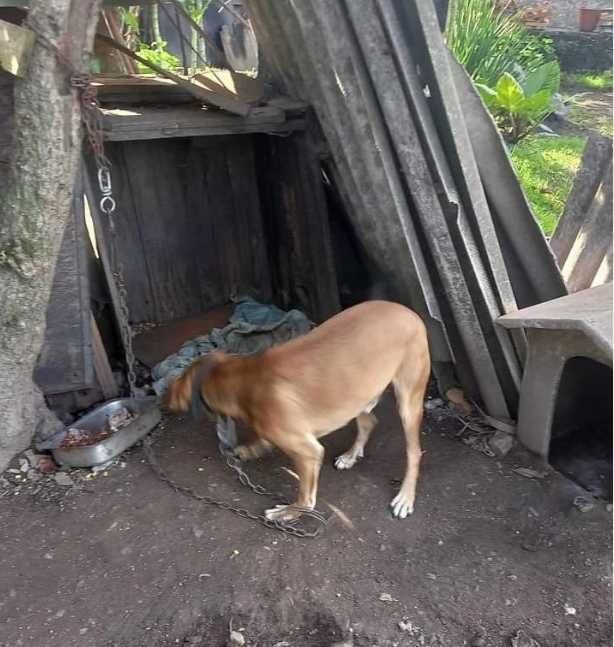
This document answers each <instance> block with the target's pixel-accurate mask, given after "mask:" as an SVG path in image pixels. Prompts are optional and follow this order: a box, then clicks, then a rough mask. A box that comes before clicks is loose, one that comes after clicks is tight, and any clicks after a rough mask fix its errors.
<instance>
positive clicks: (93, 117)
mask: <svg viewBox="0 0 614 647" xmlns="http://www.w3.org/2000/svg"><path fill="white" fill-rule="evenodd" d="M24 24H25V26H27V27H28V28H29V29H31V30H32V31H33V32H34V33H35V34H36V36H37V37H38V39H39V41H40V42H41V43H42V44H43V45H44V46H45V47H46V48H47V49H49V50H50V51H52V52H53V54H54V56H55V58H56V59H57V61H58V63H60V65H61V66H62V67H64V68H65V69H66V70H67V72H68V74H69V75H70V84H71V86H72V87H74V88H75V89H76V90H77V92H78V94H79V104H80V107H81V121H82V122H83V127H84V129H85V134H86V137H87V140H88V143H89V145H90V147H91V149H92V153H93V155H94V161H95V164H96V169H97V177H98V188H99V190H100V194H101V198H100V201H99V205H98V206H99V209H100V211H101V212H102V213H104V214H105V215H106V217H107V220H108V225H109V231H110V232H111V236H112V238H113V244H112V245H111V250H110V256H111V258H110V259H109V261H110V264H111V270H112V274H113V279H114V283H115V289H116V295H117V300H118V305H119V311H118V312H117V313H116V314H117V318H118V324H119V328H120V334H121V337H122V341H123V344H124V352H125V356H126V367H127V376H128V384H129V387H130V394H131V395H132V396H133V397H134V396H135V395H137V389H136V370H135V368H136V359H135V355H134V350H133V346H132V328H131V326H130V319H129V311H128V302H127V296H128V293H127V290H126V283H125V280H124V272H123V264H122V262H121V259H120V258H119V257H118V254H117V228H116V224H115V213H116V210H117V202H116V200H115V198H114V196H113V185H112V180H111V162H110V161H109V159H108V158H107V156H106V154H105V151H104V133H103V126H102V112H101V110H100V103H99V101H98V95H97V92H96V87H95V86H94V85H93V83H92V77H91V75H90V74H84V73H82V72H79V71H77V70H75V68H74V67H73V65H72V64H71V62H70V61H69V60H68V58H67V57H66V56H65V55H64V54H63V53H62V52H61V50H60V49H59V48H58V47H57V46H56V45H55V44H54V43H52V42H51V41H50V40H49V39H48V38H47V37H46V36H45V35H44V34H42V33H41V32H40V31H39V30H38V29H37V28H36V27H35V26H34V25H32V23H31V22H29V21H27V20H26V21H25V23H24ZM155 440H156V438H155V436H154V433H152V434H150V435H149V436H148V437H147V438H145V439H144V440H143V450H144V453H145V457H146V458H147V462H148V463H149V466H150V467H151V469H152V470H153V472H154V473H155V474H156V476H157V477H158V478H159V479H160V480H161V481H162V482H163V483H166V484H167V485H168V486H169V487H170V488H171V489H173V490H175V492H178V493H180V494H183V495H185V496H189V497H191V498H193V499H196V500H197V501H201V502H203V503H207V504H209V505H212V506H214V507H216V508H220V509H222V510H228V511H229V512H232V513H233V514H235V515H237V516H239V517H242V518H243V519H249V520H251V521H255V522H257V523H260V524H262V525H263V526H265V527H266V528H269V529H272V530H278V531H280V532H283V533H285V534H287V535H292V536H294V537H300V538H314V537H317V536H318V535H319V533H320V531H321V529H322V528H323V527H324V526H325V525H326V523H327V522H328V519H327V518H326V517H324V515H322V514H321V513H320V512H318V511H317V510H308V509H299V510H300V512H302V514H303V515H305V516H308V517H311V518H313V519H316V520H317V522H318V524H319V525H318V527H317V528H316V529H315V530H305V529H303V528H298V527H296V526H295V525H294V524H293V523H281V522H279V521H275V520H273V519H268V518H267V517H266V516H265V515H262V514H254V513H253V512H250V511H249V510H246V509H245V508H240V507H238V506H233V505H232V504H230V503H228V502H227V501H223V500H220V499H215V498H213V497H211V496H208V495H205V494H199V493H197V492H195V491H194V489H193V488H191V487H187V486H185V485H180V484H179V483H177V482H176V481H174V480H173V479H171V478H170V477H169V476H168V475H167V474H166V472H165V471H164V470H163V469H162V467H160V464H159V463H158V461H157V459H156V457H155V454H154V452H153V444H154V442H155ZM220 452H221V454H222V456H223V457H224V459H225V461H226V464H227V465H228V467H229V468H230V469H232V470H233V471H234V472H235V473H236V474H237V477H238V479H239V482H240V483H241V484H242V485H244V486H245V487H247V488H249V489H251V490H252V492H254V493H256V494H259V495H263V496H270V497H272V498H274V499H276V500H278V501H282V500H283V497H280V496H278V495H275V494H273V493H272V492H269V491H268V490H267V489H266V488H264V487H262V486H261V485H257V484H255V483H253V482H252V480H251V479H250V478H249V476H248V475H247V474H246V473H245V471H244V470H243V468H242V467H241V463H240V461H239V460H238V458H237V457H236V456H234V454H233V453H232V451H230V450H228V449H225V448H223V447H222V446H221V445H220Z"/></svg>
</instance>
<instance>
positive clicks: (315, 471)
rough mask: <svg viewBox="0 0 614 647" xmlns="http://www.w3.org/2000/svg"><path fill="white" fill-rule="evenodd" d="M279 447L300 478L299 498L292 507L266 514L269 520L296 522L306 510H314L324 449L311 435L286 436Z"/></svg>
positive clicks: (284, 507)
mask: <svg viewBox="0 0 614 647" xmlns="http://www.w3.org/2000/svg"><path fill="white" fill-rule="evenodd" d="M276 444H277V446H278V447H279V448H280V449H281V450H282V451H283V452H284V453H285V454H287V455H288V456H289V457H290V458H292V460H293V462H294V467H295V469H296V473H297V474H298V477H299V488H298V498H297V500H296V503H292V504H290V505H277V506H275V507H274V508H270V509H269V510H267V511H266V512H265V515H266V517H267V519H271V520H274V521H294V520H295V519H298V518H299V517H300V516H301V514H302V512H303V511H304V510H313V509H314V508H315V505H316V498H317V493H318V478H319V476H320V468H321V467H322V460H323V458H324V448H323V447H322V445H320V443H319V442H318V441H317V440H316V439H315V438H314V437H313V436H311V435H310V434H309V435H304V436H303V435H302V436H301V437H300V438H296V436H286V437H285V438H284V440H283V441H282V442H281V443H276Z"/></svg>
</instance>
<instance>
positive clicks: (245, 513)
mask: <svg viewBox="0 0 614 647" xmlns="http://www.w3.org/2000/svg"><path fill="white" fill-rule="evenodd" d="M155 441H156V437H155V435H154V434H150V435H149V436H148V437H147V438H145V439H144V440H143V451H144V453H145V458H146V459H147V462H148V463H149V466H150V467H151V469H152V470H153V472H154V473H155V474H156V476H157V477H158V478H159V479H160V480H161V481H162V482H163V483H166V484H167V485H168V486H169V487H170V488H171V489H173V490H174V491H175V492H178V493H179V494H183V495H184V496H189V497H190V498H192V499H195V500H196V501H201V502H203V503H207V504H208V505H212V506H214V507H216V508H220V509H222V510H228V511H229V512H232V513H233V514H235V515H237V516H238V517H242V518H243V519H249V520H251V521H255V522H257V523H259V524H261V525H263V526H265V527H266V528H269V529H270V530H278V531H279V532H283V533H285V534H286V535H292V536H294V537H300V538H303V539H313V538H315V537H317V536H318V535H319V534H320V531H321V530H322V528H323V527H324V526H325V525H326V523H327V522H328V519H327V518H326V517H324V515H322V514H321V513H320V512H317V511H316V510H307V509H301V508H299V510H300V511H301V512H302V513H303V514H305V515H308V516H311V517H313V518H314V519H316V520H317V521H318V522H319V524H320V525H319V526H318V527H317V528H316V529H315V530H305V529H304V528H297V527H296V526H295V525H293V523H282V522H280V521H275V520H273V519H268V518H267V517H266V516H264V515H262V514H255V513H253V512H250V511H249V510H247V509H246V508H241V507H239V506H234V505H232V504H231V503H228V502H227V501H223V500H221V499H215V498H214V497H212V496H209V495H206V494H199V493H198V492H195V491H194V488H191V487H188V486H186V485H180V484H179V483H177V482H176V481H174V480H173V479H171V478H170V477H169V476H168V474H166V472H165V471H164V469H163V468H162V467H160V464H159V463H158V460H157V458H156V456H155V454H154V452H153V444H154V443H155ZM222 453H223V454H224V455H225V456H226V459H227V460H226V463H227V464H228V466H229V467H231V468H232V469H233V470H234V471H235V472H237V474H240V475H241V476H240V477H239V480H240V481H241V483H242V484H243V485H246V486H247V487H249V488H250V489H251V490H252V491H253V492H255V493H256V494H260V495H267V496H273V497H275V498H276V499H278V500H283V498H281V497H279V496H277V495H274V494H273V493H271V492H269V491H268V490H266V489H265V488H263V487H262V486H260V485H256V484H254V483H252V481H251V480H250V478H249V477H248V476H247V474H245V472H244V471H243V469H242V468H241V467H238V466H237V465H236V464H234V462H233V461H230V462H229V460H228V453H227V452H225V451H223V452H222ZM233 458H234V457H233ZM237 467H238V469H237Z"/></svg>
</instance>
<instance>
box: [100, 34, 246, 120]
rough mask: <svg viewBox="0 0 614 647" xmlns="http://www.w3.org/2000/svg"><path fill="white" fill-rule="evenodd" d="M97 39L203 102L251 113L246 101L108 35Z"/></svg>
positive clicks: (241, 112) (240, 112)
mask: <svg viewBox="0 0 614 647" xmlns="http://www.w3.org/2000/svg"><path fill="white" fill-rule="evenodd" d="M96 39H97V40H99V39H100V40H102V41H103V42H104V43H107V44H108V45H111V46H112V47H115V48H116V49H117V50H119V51H120V52H122V53H123V54H125V55H126V56H129V57H130V58H133V59H134V60H135V61H138V62H139V63H141V65H145V66H147V67H148V68H150V69H152V70H153V71H154V72H156V73H157V74H160V75H161V76H164V77H166V78H168V79H171V80H172V81H175V83H177V85H180V86H181V87H182V88H184V89H185V90H187V91H188V92H189V93H190V94H192V95H194V96H195V97H196V98H197V99H200V100H201V101H203V103H206V104H208V105H212V106H215V107H217V108H221V109H222V110H226V111H227V112H230V113H232V114H236V115H241V116H242V117H245V116H246V115H247V114H249V111H250V106H249V105H248V104H246V103H243V102H242V101H239V100H233V99H229V98H228V97H226V96H222V95H220V94H217V93H216V92H211V91H210V90H208V89H207V88H205V87H204V86H202V85H199V84H197V83H193V82H191V81H188V80H186V79H184V78H183V77H181V76H179V75H178V74H175V73H174V72H170V71H169V70H165V69H164V68H162V67H160V66H159V65H157V64H155V63H152V62H151V61H148V60H146V59H144V58H142V57H141V56H139V55H138V54H135V53H134V52H133V51H132V50H131V49H128V48H127V47H124V46H123V45H121V44H120V43H118V42H116V41H115V40H113V39H112V38H108V37H107V36H103V35H102V34H96Z"/></svg>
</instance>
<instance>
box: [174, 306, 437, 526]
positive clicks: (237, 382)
mask: <svg viewBox="0 0 614 647" xmlns="http://www.w3.org/2000/svg"><path fill="white" fill-rule="evenodd" d="M429 375H430V357H429V350H428V343H427V336H426V329H425V327H424V324H423V323H422V321H421V319H420V318H419V317H418V315H416V314H415V313H414V312H412V311H411V310H409V309H407V308H405V307H404V306H401V305H399V304H397V303H391V302H388V301H367V302H365V303H361V304H359V305H357V306H354V307H353V308H349V309H348V310H345V311H343V312H341V313H340V314H338V315H336V316H334V317H332V318H331V319H329V320H328V321H326V322H325V323H323V324H322V325H321V326H318V327H317V328H315V329H314V330H312V331H311V332H310V333H308V334H307V335H304V336H303V337H299V338H297V339H294V340H292V341H290V342H287V343H285V344H281V345H280V346H275V347H273V348H270V349H269V350H267V351H265V352H264V353H262V354H259V355H250V356H231V355H226V354H224V353H212V354H210V355H207V356H206V357H204V358H201V359H200V360H198V361H197V362H195V363H194V364H192V366H191V367H190V368H188V369H187V370H186V371H185V372H184V374H183V375H182V376H181V377H180V378H178V379H177V380H176V381H175V382H173V383H172V384H171V385H170V387H169V389H168V392H167V394H166V397H165V403H166V404H167V406H168V407H169V408H170V409H171V410H173V411H187V410H188V409H190V407H191V406H192V404H193V402H192V401H193V398H195V401H194V402H195V403H196V404H200V405H202V406H204V407H205V408H206V409H208V410H210V411H211V412H213V413H215V414H220V415H225V416H229V417H231V418H235V419H239V420H241V421H242V422H244V423H246V424H247V425H249V426H250V427H251V429H252V430H253V432H254V434H255V436H254V438H253V440H252V441H250V442H249V443H248V444H246V445H240V446H239V447H237V449H236V453H237V455H238V456H239V457H240V458H243V459H245V458H249V457H253V456H258V455H260V454H261V453H262V452H263V450H265V449H267V448H269V447H271V446H275V447H278V448H279V449H281V451H282V452H284V453H285V454H287V455H288V456H289V457H290V458H291V459H292V460H293V461H294V465H295V467H296V472H297V474H298V476H299V480H300V484H299V492H298V499H297V501H296V503H295V504H293V505H289V506H276V507H275V508H272V509H270V510H267V511H266V516H267V517H268V518H269V519H277V520H280V521H290V520H292V519H296V518H297V517H298V516H300V513H301V509H305V508H306V509H310V510H311V509H313V508H314V506H315V503H316V494H317V488H318V476H319V473H320V466H321V464H322V458H323V456H324V448H323V447H322V445H321V444H320V443H319V442H318V438H320V437H321V436H325V435H326V434H329V433H330V432H332V431H335V430H336V429H339V428H341V427H343V426H344V425H345V424H346V423H348V422H349V421H350V420H352V419H353V418H356V423H357V426H358V434H357V435H356V439H355V441H354V444H353V445H352V447H351V448H350V449H349V450H348V451H347V452H345V453H344V454H342V455H341V456H339V457H337V459H336V461H335V466H336V467H337V468H338V469H349V468H351V467H352V466H353V465H354V464H355V463H356V461H357V459H358V458H361V457H362V456H363V451H364V447H365V444H366V443H367V440H368V438H369V435H370V434H371V431H372V430H373V427H374V426H375V424H376V422H377V419H376V418H375V416H373V415H372V414H371V411H372V409H373V408H374V407H375V405H376V404H377V402H378V400H379V398H380V396H381V395H382V393H383V392H384V390H385V389H386V387H387V386H388V385H389V384H390V383H392V384H393V386H394V390H395V394H396V398H397V404H398V408H399V414H400V416H401V421H402V423H403V429H404V431H405V439H406V443H407V470H406V473H405V478H404V480H403V484H402V485H401V489H400V491H399V493H398V494H397V496H396V497H395V498H394V499H393V500H392V502H391V504H390V505H391V507H392V512H393V514H394V515H395V516H396V517H400V518H405V517H406V516H407V515H408V514H411V513H412V512H413V509H414V499H415V493H416V482H417V480H418V471H419V467H420V458H421V450H420V424H421V422H422V413H423V401H424V395H425V391H426V387H427V383H428V380H429ZM196 400H201V402H197V401H196Z"/></svg>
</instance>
